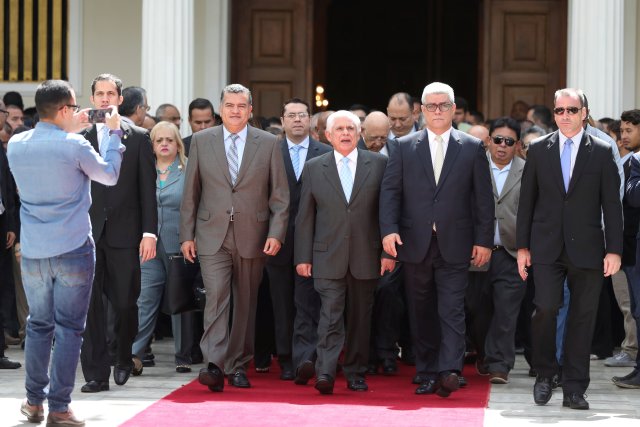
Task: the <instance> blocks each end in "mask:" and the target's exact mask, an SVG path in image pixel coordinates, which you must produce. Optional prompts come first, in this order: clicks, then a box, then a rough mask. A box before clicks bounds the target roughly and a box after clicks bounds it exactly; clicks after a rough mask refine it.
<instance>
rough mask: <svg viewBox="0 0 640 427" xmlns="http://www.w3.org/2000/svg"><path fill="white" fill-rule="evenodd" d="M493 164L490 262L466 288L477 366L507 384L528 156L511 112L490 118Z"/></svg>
mask: <svg viewBox="0 0 640 427" xmlns="http://www.w3.org/2000/svg"><path fill="white" fill-rule="evenodd" d="M489 131H490V142H489V144H488V145H489V147H488V150H489V153H488V154H487V156H488V158H489V167H490V169H491V175H492V183H493V198H494V201H495V228H494V230H495V232H494V236H493V244H494V246H493V248H492V254H491V264H490V266H489V270H488V271H486V272H484V271H483V272H473V273H471V277H470V280H469V289H468V291H467V306H468V308H469V314H470V316H469V319H468V320H469V321H468V322H467V324H468V325H470V329H471V331H470V335H471V337H472V339H473V341H474V344H475V346H476V350H477V351H478V359H477V362H476V366H477V368H478V372H479V373H480V374H481V375H489V376H490V377H489V381H490V382H491V383H492V384H507V383H508V382H509V372H510V371H511V369H513V365H514V362H515V358H516V353H515V342H514V339H515V333H516V324H517V321H518V314H519V312H520V304H521V303H522V299H523V298H524V295H525V291H526V282H523V281H522V279H521V278H520V276H519V275H518V263H517V262H516V256H517V249H516V215H517V212H518V199H519V198H520V181H521V179H522V170H523V169H524V164H525V162H524V160H522V159H521V158H520V157H518V156H517V155H516V154H517V152H518V147H519V145H520V124H519V123H518V122H517V121H515V120H514V119H512V118H511V117H502V118H499V119H496V120H494V121H493V122H492V123H491V129H490V130H489Z"/></svg>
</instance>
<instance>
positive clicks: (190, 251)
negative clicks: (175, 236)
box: [180, 240, 196, 263]
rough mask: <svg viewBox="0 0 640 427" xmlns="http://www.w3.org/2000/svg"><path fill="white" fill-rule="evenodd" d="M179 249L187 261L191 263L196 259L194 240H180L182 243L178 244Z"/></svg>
mask: <svg viewBox="0 0 640 427" xmlns="http://www.w3.org/2000/svg"><path fill="white" fill-rule="evenodd" d="M180 251H181V252H182V255H183V256H184V259H186V260H187V261H189V262H191V263H193V262H195V260H196V242H194V241H193V240H185V241H184V242H182V245H181V246H180Z"/></svg>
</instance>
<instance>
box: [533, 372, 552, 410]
mask: <svg viewBox="0 0 640 427" xmlns="http://www.w3.org/2000/svg"><path fill="white" fill-rule="evenodd" d="M552 394H553V384H552V382H551V379H550V378H540V377H538V378H536V383H535V384H534V385H533V401H534V402H535V403H536V405H546V404H547V402H549V399H551V395H552Z"/></svg>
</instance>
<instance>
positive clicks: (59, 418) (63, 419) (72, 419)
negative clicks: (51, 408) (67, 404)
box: [47, 408, 84, 427]
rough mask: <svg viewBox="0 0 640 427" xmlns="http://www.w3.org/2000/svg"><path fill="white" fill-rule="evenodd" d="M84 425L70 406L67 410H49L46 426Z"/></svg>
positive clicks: (80, 426)
mask: <svg viewBox="0 0 640 427" xmlns="http://www.w3.org/2000/svg"><path fill="white" fill-rule="evenodd" d="M69 426H75V427H84V420H81V419H79V418H78V417H76V416H75V414H74V413H73V411H72V410H71V408H68V409H67V412H49V415H48V416H47V427H69Z"/></svg>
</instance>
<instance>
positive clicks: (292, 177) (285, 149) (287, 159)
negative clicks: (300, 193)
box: [280, 138, 297, 182]
mask: <svg viewBox="0 0 640 427" xmlns="http://www.w3.org/2000/svg"><path fill="white" fill-rule="evenodd" d="M280 149H281V150H282V158H283V159H284V170H285V172H286V173H287V178H288V179H289V181H290V182H296V181H297V179H296V173H295V172H294V170H293V163H291V155H290V154H289V144H288V143H287V138H283V139H282V141H281V142H280Z"/></svg>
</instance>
